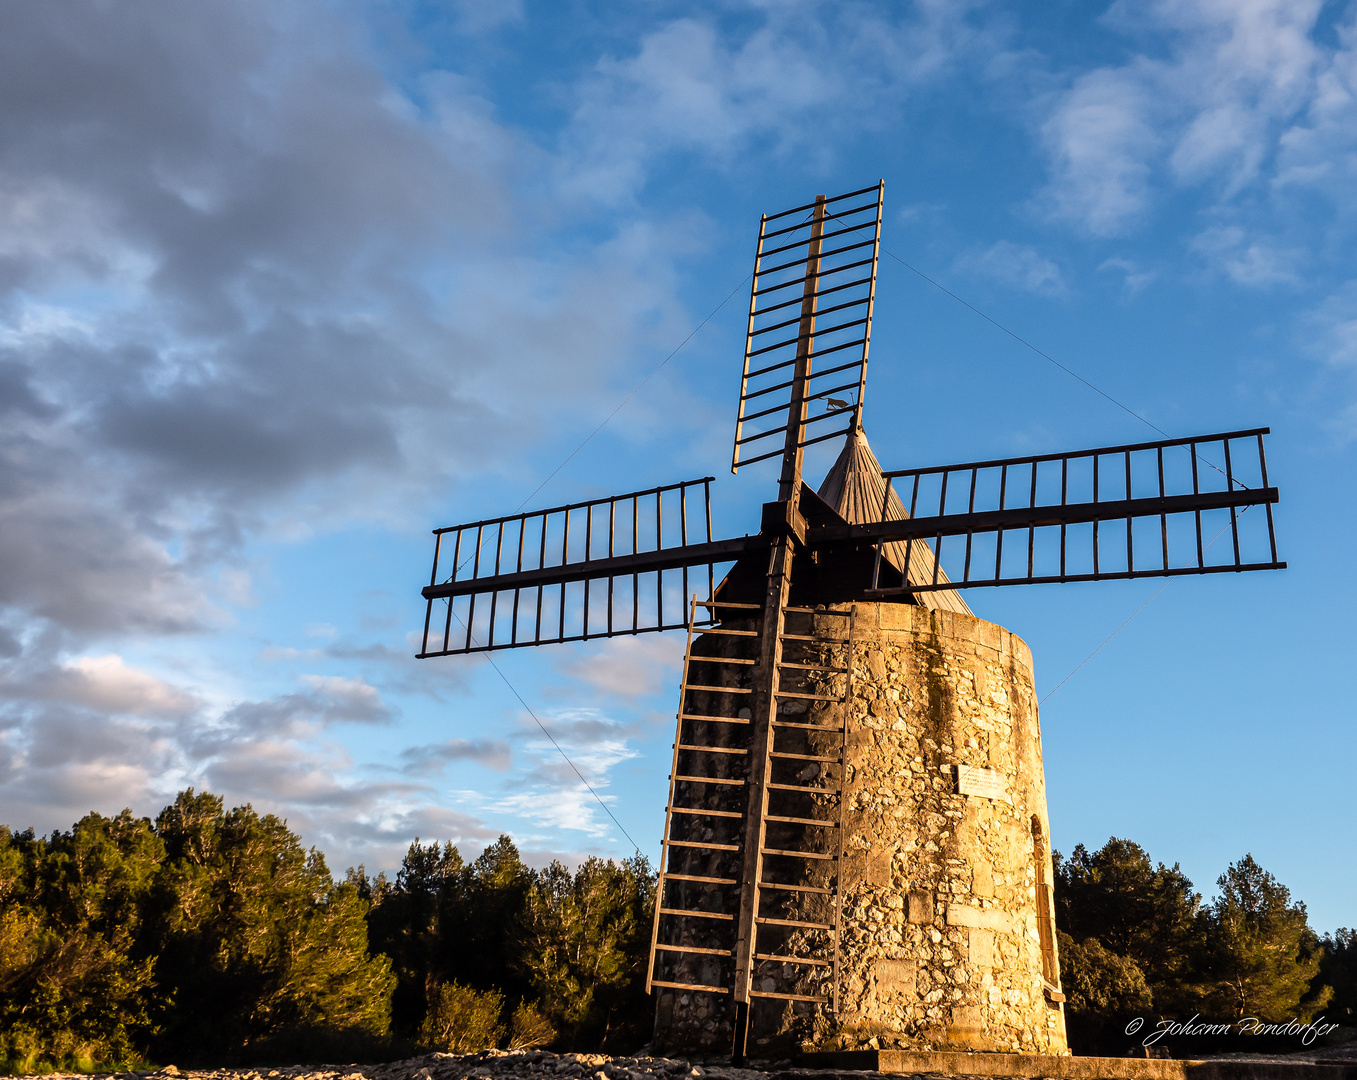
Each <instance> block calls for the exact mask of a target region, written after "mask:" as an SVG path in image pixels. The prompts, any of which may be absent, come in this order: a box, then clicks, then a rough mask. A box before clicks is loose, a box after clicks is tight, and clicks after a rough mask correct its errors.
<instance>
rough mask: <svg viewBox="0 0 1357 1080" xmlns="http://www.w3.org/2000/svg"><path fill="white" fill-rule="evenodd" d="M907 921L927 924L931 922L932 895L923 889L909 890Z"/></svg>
mask: <svg viewBox="0 0 1357 1080" xmlns="http://www.w3.org/2000/svg"><path fill="white" fill-rule="evenodd" d="M909 921H910V922H912V923H922V924H927V923H931V922H932V921H933V894H932V893H931V892H928V891H927V890H925V889H911V890H910V893H909Z"/></svg>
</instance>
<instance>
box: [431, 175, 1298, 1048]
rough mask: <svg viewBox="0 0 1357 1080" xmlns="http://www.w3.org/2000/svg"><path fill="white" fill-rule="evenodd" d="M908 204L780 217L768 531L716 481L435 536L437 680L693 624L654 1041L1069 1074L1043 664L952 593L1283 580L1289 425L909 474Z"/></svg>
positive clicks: (744, 410)
mask: <svg viewBox="0 0 1357 1080" xmlns="http://www.w3.org/2000/svg"><path fill="white" fill-rule="evenodd" d="M883 190H884V185H882V184H878V185H875V186H873V187H870V188H865V189H863V190H860V191H854V192H849V193H847V194H845V195H840V196H835V197H832V198H826V197H824V196H820V197H818V198H817V199H816V200H815V201H814V202H813V203H808V204H806V205H805V206H800V207H796V208H794V209H792V210H787V211H784V212H782V213H780V214H775V215H772V216H765V217H764V218H763V220H762V223H761V226H760V230H759V241H758V253H757V255H756V258H755V268H754V276H753V288H752V290H751V297H750V314H749V326H748V334H747V338H746V348H745V360H744V371H743V375H742V379H741V389H740V407H739V419H738V421H737V425H736V433H735V452H734V457H733V460H732V469H733V470H738V468H739V467H740V466H741V465H748V464H752V463H754V462H757V461H761V460H764V459H774V458H777V459H780V462H781V471H780V476H779V482H778V491H777V497H776V498H775V499H774V500H772V501H770V502H767V503H765V504H764V505H763V509H762V519H761V526H760V529H759V531H758V533H756V534H751V535H745V536H740V537H730V538H726V539H717V538H716V537H715V536H714V535H713V533H712V526H711V511H710V485H711V483H712V482H713V481H712V478H711V477H705V478H702V479H699V480H693V481H686V482H684V483H681V484H674V485H669V486H666V487H660V488H652V489H648V490H645V491H638V492H631V493H628V494H625V495H618V496H613V497H611V498H607V499H597V500H592V501H589V502H584V503H578V504H572V505H567V506H558V507H554V508H551V509H547V510H539V511H534V512H531V513H527V514H515V515H510V516H507V517H502V518H494V519H488V520H484V521H477V522H470V523H467V524H465V525H458V526H453V527H451V528H447V529H439V530H436V545H435V551H434V564H433V572H432V575H431V577H430V584H429V586H428V587H427V588H425V589H424V590H423V593H424V597H425V599H426V600H427V601H428V606H427V611H426V616H425V624H424V642H423V648H422V651H421V652H420V654H419V655H420V656H421V657H428V656H442V655H450V654H460V653H471V652H480V651H487V650H492V649H502V648H512V647H518V646H526V645H542V644H549V643H552V642H563V641H580V640H586V639H590V638H595V637H609V636H615V635H619V634H636V633H643V632H647V631H652V630H668V629H679V628H682V629H685V630H686V631H687V633H688V644H687V649H686V652H685V656H684V665H683V682H682V687H681V691H680V699H679V711H678V727H677V731H676V735H675V740H674V757H673V767H672V769H671V774H670V787H669V798H668V801H667V804H666V817H665V832H664V847H663V852H662V855H661V859H660V878H659V886H658V894H657V898H656V900H657V902H656V905H655V924H654V930H653V936H652V948H651V958H650V966H649V970H648V973H647V985H646V988H647V990H648V991H650V992H651V993H652V994H654V995H655V1000H656V1039H657V1043H658V1044H659V1045H661V1046H665V1047H670V1048H684V1049H689V1050H691V1049H696V1048H710V1049H717V1048H733V1051H734V1056H735V1058H736V1060H737V1061H741V1060H743V1058H744V1055H745V1053H746V1051H747V1050H750V1051H759V1052H762V1053H765V1054H771V1053H781V1052H785V1051H787V1050H790V1049H815V1048H823V1049H831V1048H832V1049H846V1048H852V1047H858V1046H876V1047H892V1046H894V1047H904V1048H917V1049H948V1048H965V1049H984V1050H1016V1051H1024V1052H1040V1053H1061V1052H1063V1051H1064V1049H1065V1036H1064V1023H1063V1015H1062V1011H1061V1002H1063V1000H1064V995H1063V994H1062V993H1061V990H1060V976H1059V962H1058V957H1057V955H1056V948H1055V938H1054V932H1053V927H1052V906H1051V893H1050V884H1049V883H1050V880H1051V856H1050V847H1049V844H1048V840H1047V838H1048V836H1049V834H1050V830H1049V824H1048V818H1047V810H1046V796H1045V782H1044V777H1043V770H1042V758H1041V733H1040V726H1039V723H1038V718H1037V703H1036V697H1035V694H1034V689H1033V677H1032V658H1031V653H1030V651H1029V650H1028V648H1027V646H1026V645H1025V644H1024V643H1023V642H1022V641H1021V640H1019V639H1018V638H1017V637H1016V636H1014V635H1013V634H1011V633H1009V632H1008V631H1007V630H1005V629H1004V628H1002V627H1000V626H996V625H994V624H992V623H987V622H985V621H983V620H981V619H978V618H976V617H975V616H974V615H973V614H972V613H971V611H970V609H969V608H968V607H967V606H966V604H965V602H964V601H963V600H962V599H961V596H960V594H959V592H958V591H957V590H959V589H961V588H970V587H976V586H999V585H1016V584H1036V583H1042V582H1058V581H1095V580H1106V579H1117V578H1134V577H1148V576H1165V575H1177V574H1206V573H1220V572H1227V571H1228V572H1239V571H1244V570H1261V569H1280V568H1283V567H1284V566H1285V563H1282V562H1279V561H1278V559H1277V551H1276V541H1275V535H1274V531H1273V523H1272V504H1273V503H1275V502H1276V501H1277V498H1278V496H1277V491H1276V489H1275V488H1273V487H1270V486H1269V485H1268V480H1267V466H1266V461H1265V458H1264V453H1263V436H1264V435H1265V434H1266V433H1267V432H1266V429H1256V430H1250V431H1238V432H1229V433H1223V434H1216V435H1205V436H1199V437H1196V438H1188V439H1170V440H1165V441H1162V442H1154V443H1139V444H1134V445H1126V446H1114V447H1104V448H1100V449H1094V450H1084V451H1077V452H1074V453H1065V454H1049V455H1039V456H1035V457H1025V458H1009V459H1003V460H994V461H982V462H973V463H968V464H963V465H950V466H937V467H931V468H924V469H910V470H902V471H894V472H883V470H882V469H881V467H880V465H879V464H878V462H877V460H876V458H875V456H874V455H873V454H872V451H871V449H870V447H869V446H868V444H867V439H866V435H865V433H864V431H863V428H862V404H863V391H864V389H865V383H866V371H867V355H868V347H869V344H870V338H871V321H872V309H873V305H874V302H875V290H876V267H877V257H878V253H879V249H880V231H881V209H882V196H883ZM834 438H842V439H843V440H844V443H843V449H842V452H841V453H840V455H839V457H838V459H837V460H836V461H835V463H834V465H833V467H832V468H831V469H830V471H829V474H828V476H826V477H825V479H824V481H823V482H822V483H821V485H820V486H819V488H818V490H816V489H812V488H811V487H810V486H809V485H807V484H806V483H805V482H804V481H803V479H802V475H801V474H802V460H803V453H804V450H805V448H806V447H807V446H809V445H812V444H814V443H818V442H822V441H826V440H829V439H834ZM699 498H700V500H701V501H700V503H699ZM1253 507H1262V508H1263V513H1261V514H1258V513H1255V514H1253V515H1252V516H1251V517H1250V516H1248V515H1247V514H1246V511H1247V510H1248V509H1250V508H1253ZM1217 529H1219V530H1220V531H1219V532H1216V530H1217ZM1225 532H1228V533H1229V534H1230V540H1231V542H1230V544H1229V546H1228V548H1226V547H1225V546H1223V545H1222V547H1221V548H1220V549H1219V550H1213V546H1212V544H1211V539H1212V537H1213V533H1214V535H1215V536H1223V535H1224V533H1225ZM944 562H945V563H946V564H947V565H948V566H950V567H951V568H952V570H953V574H952V576H951V577H949V576H948V574H947V573H946V571H945V570H944V569H943V564H944ZM718 571H719V574H718ZM703 579H705V580H703ZM699 595H701V596H706V597H707V599H706V600H699V599H698V596H699ZM435 615H437V618H435Z"/></svg>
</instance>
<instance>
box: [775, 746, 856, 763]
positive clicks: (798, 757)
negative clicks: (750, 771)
mask: <svg viewBox="0 0 1357 1080" xmlns="http://www.w3.org/2000/svg"><path fill="white" fill-rule="evenodd" d="M768 756H769V757H773V758H787V759H788V760H789V761H827V762H829V763H830V764H831V765H837V764H839V759H838V758H836V757H818V756H817V755H815V754H788V753H785V752H784V751H781V750H770V751H768Z"/></svg>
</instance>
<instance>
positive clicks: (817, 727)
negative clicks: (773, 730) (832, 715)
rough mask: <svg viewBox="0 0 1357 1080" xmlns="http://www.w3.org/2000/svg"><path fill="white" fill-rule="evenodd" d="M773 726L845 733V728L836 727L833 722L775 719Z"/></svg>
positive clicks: (836, 733) (837, 733)
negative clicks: (808, 722)
mask: <svg viewBox="0 0 1357 1080" xmlns="http://www.w3.org/2000/svg"><path fill="white" fill-rule="evenodd" d="M773 727H790V728H802V729H804V730H805V731H832V732H833V733H834V734H835V735H842V734H843V728H841V727H835V726H834V725H833V724H796V723H793V722H792V721H790V720H774V721H773Z"/></svg>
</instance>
